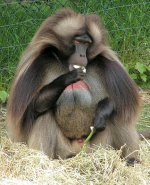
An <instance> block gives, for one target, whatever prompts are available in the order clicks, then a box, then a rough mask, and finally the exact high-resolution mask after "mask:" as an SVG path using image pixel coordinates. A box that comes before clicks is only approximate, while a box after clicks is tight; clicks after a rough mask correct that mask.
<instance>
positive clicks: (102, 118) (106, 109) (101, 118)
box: [94, 98, 114, 131]
mask: <svg viewBox="0 0 150 185" xmlns="http://www.w3.org/2000/svg"><path fill="white" fill-rule="evenodd" d="M113 111H114V106H113V103H112V102H111V101H110V100H109V99H108V98H105V99H103V100H102V101H100V102H99V103H98V106H97V109H96V113H95V118H94V128H95V129H96V130H97V131H103V130H104V129H105V128H106V121H107V120H108V119H109V118H110V116H111V115H112V114H113Z"/></svg>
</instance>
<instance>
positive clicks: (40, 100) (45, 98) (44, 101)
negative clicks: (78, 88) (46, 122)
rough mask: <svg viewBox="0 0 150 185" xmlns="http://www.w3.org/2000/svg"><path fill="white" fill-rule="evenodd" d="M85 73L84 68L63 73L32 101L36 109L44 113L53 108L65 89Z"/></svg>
mask: <svg viewBox="0 0 150 185" xmlns="http://www.w3.org/2000/svg"><path fill="white" fill-rule="evenodd" d="M84 75H85V73H84V72H83V70H82V69H76V70H73V71H71V72H68V73H66V74H64V75H61V76H60V77H58V78H57V79H55V80H54V81H53V82H51V83H50V84H48V85H46V86H44V87H43V88H42V89H41V90H40V91H39V93H38V94H37V95H36V96H35V97H34V100H33V102H32V103H33V107H34V109H35V111H36V112H37V113H43V112H46V111H47V110H50V109H51V108H53V107H54V106H55V103H56V101H57V100H58V98H59V96H60V95H61V93H62V92H63V91H64V89H65V88H66V87H67V86H68V85H70V84H72V83H74V82H77V81H79V80H80V79H82V78H83V77H84Z"/></svg>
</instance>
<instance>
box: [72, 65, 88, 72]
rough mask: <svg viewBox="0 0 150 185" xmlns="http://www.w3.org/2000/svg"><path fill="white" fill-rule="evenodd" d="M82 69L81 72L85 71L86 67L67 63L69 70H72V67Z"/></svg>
mask: <svg viewBox="0 0 150 185" xmlns="http://www.w3.org/2000/svg"><path fill="white" fill-rule="evenodd" d="M79 68H80V69H82V71H83V73H86V68H85V67H84V66H79V65H72V64H70V65H69V70H70V71H73V70H74V69H79Z"/></svg>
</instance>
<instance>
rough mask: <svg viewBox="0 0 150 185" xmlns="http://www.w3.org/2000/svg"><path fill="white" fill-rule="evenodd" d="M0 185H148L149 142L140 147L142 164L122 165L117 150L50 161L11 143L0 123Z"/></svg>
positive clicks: (149, 167) (149, 173)
mask: <svg viewBox="0 0 150 185" xmlns="http://www.w3.org/2000/svg"><path fill="white" fill-rule="evenodd" d="M0 131H1V133H0V144H1V145H0V185H51V184H52V185H58V184H62V185H82V184H83V185H104V184H106V185H114V184H118V185H122V184H128V185H132V184H133V185H135V184H139V185H146V184H147V185H148V184H150V142H149V141H144V142H142V143H141V145H140V159H141V161H142V164H136V165H135V166H134V167H127V166H125V162H124V161H121V159H120V157H119V151H117V152H116V151H114V150H113V149H111V148H108V149H104V148H102V147H99V148H97V149H96V150H95V152H93V153H92V154H85V153H81V154H79V155H78V156H76V157H74V158H71V159H68V160H54V161H51V160H49V159H48V157H47V156H46V155H44V154H43V153H41V152H38V151H34V150H31V149H28V148H27V147H26V146H25V145H23V144H16V143H15V144H14V143H12V142H11V141H10V140H9V139H8V137H7V133H6V129H5V126H4V124H0Z"/></svg>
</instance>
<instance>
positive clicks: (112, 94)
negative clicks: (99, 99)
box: [96, 55, 139, 122]
mask: <svg viewBox="0 0 150 185" xmlns="http://www.w3.org/2000/svg"><path fill="white" fill-rule="evenodd" d="M111 59H112V60H111ZM114 59H115V55H107V56H104V55H98V56H97V57H96V64H97V66H98V68H99V69H100V71H101V73H102V75H101V78H102V81H103V83H104V86H105V89H106V91H107V93H108V95H109V98H110V99H111V100H112V101H113V103H114V106H115V108H116V112H117V115H118V116H120V117H121V118H122V119H123V120H124V121H125V122H128V121H131V120H130V119H131V118H133V117H135V114H137V112H138V108H139V95H138V90H137V87H136V85H135V83H134V82H133V81H132V80H131V78H130V77H129V75H128V73H127V72H126V70H125V69H124V68H123V66H122V65H121V64H120V62H118V60H117V61H115V60H114ZM129 114H130V115H129Z"/></svg>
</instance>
